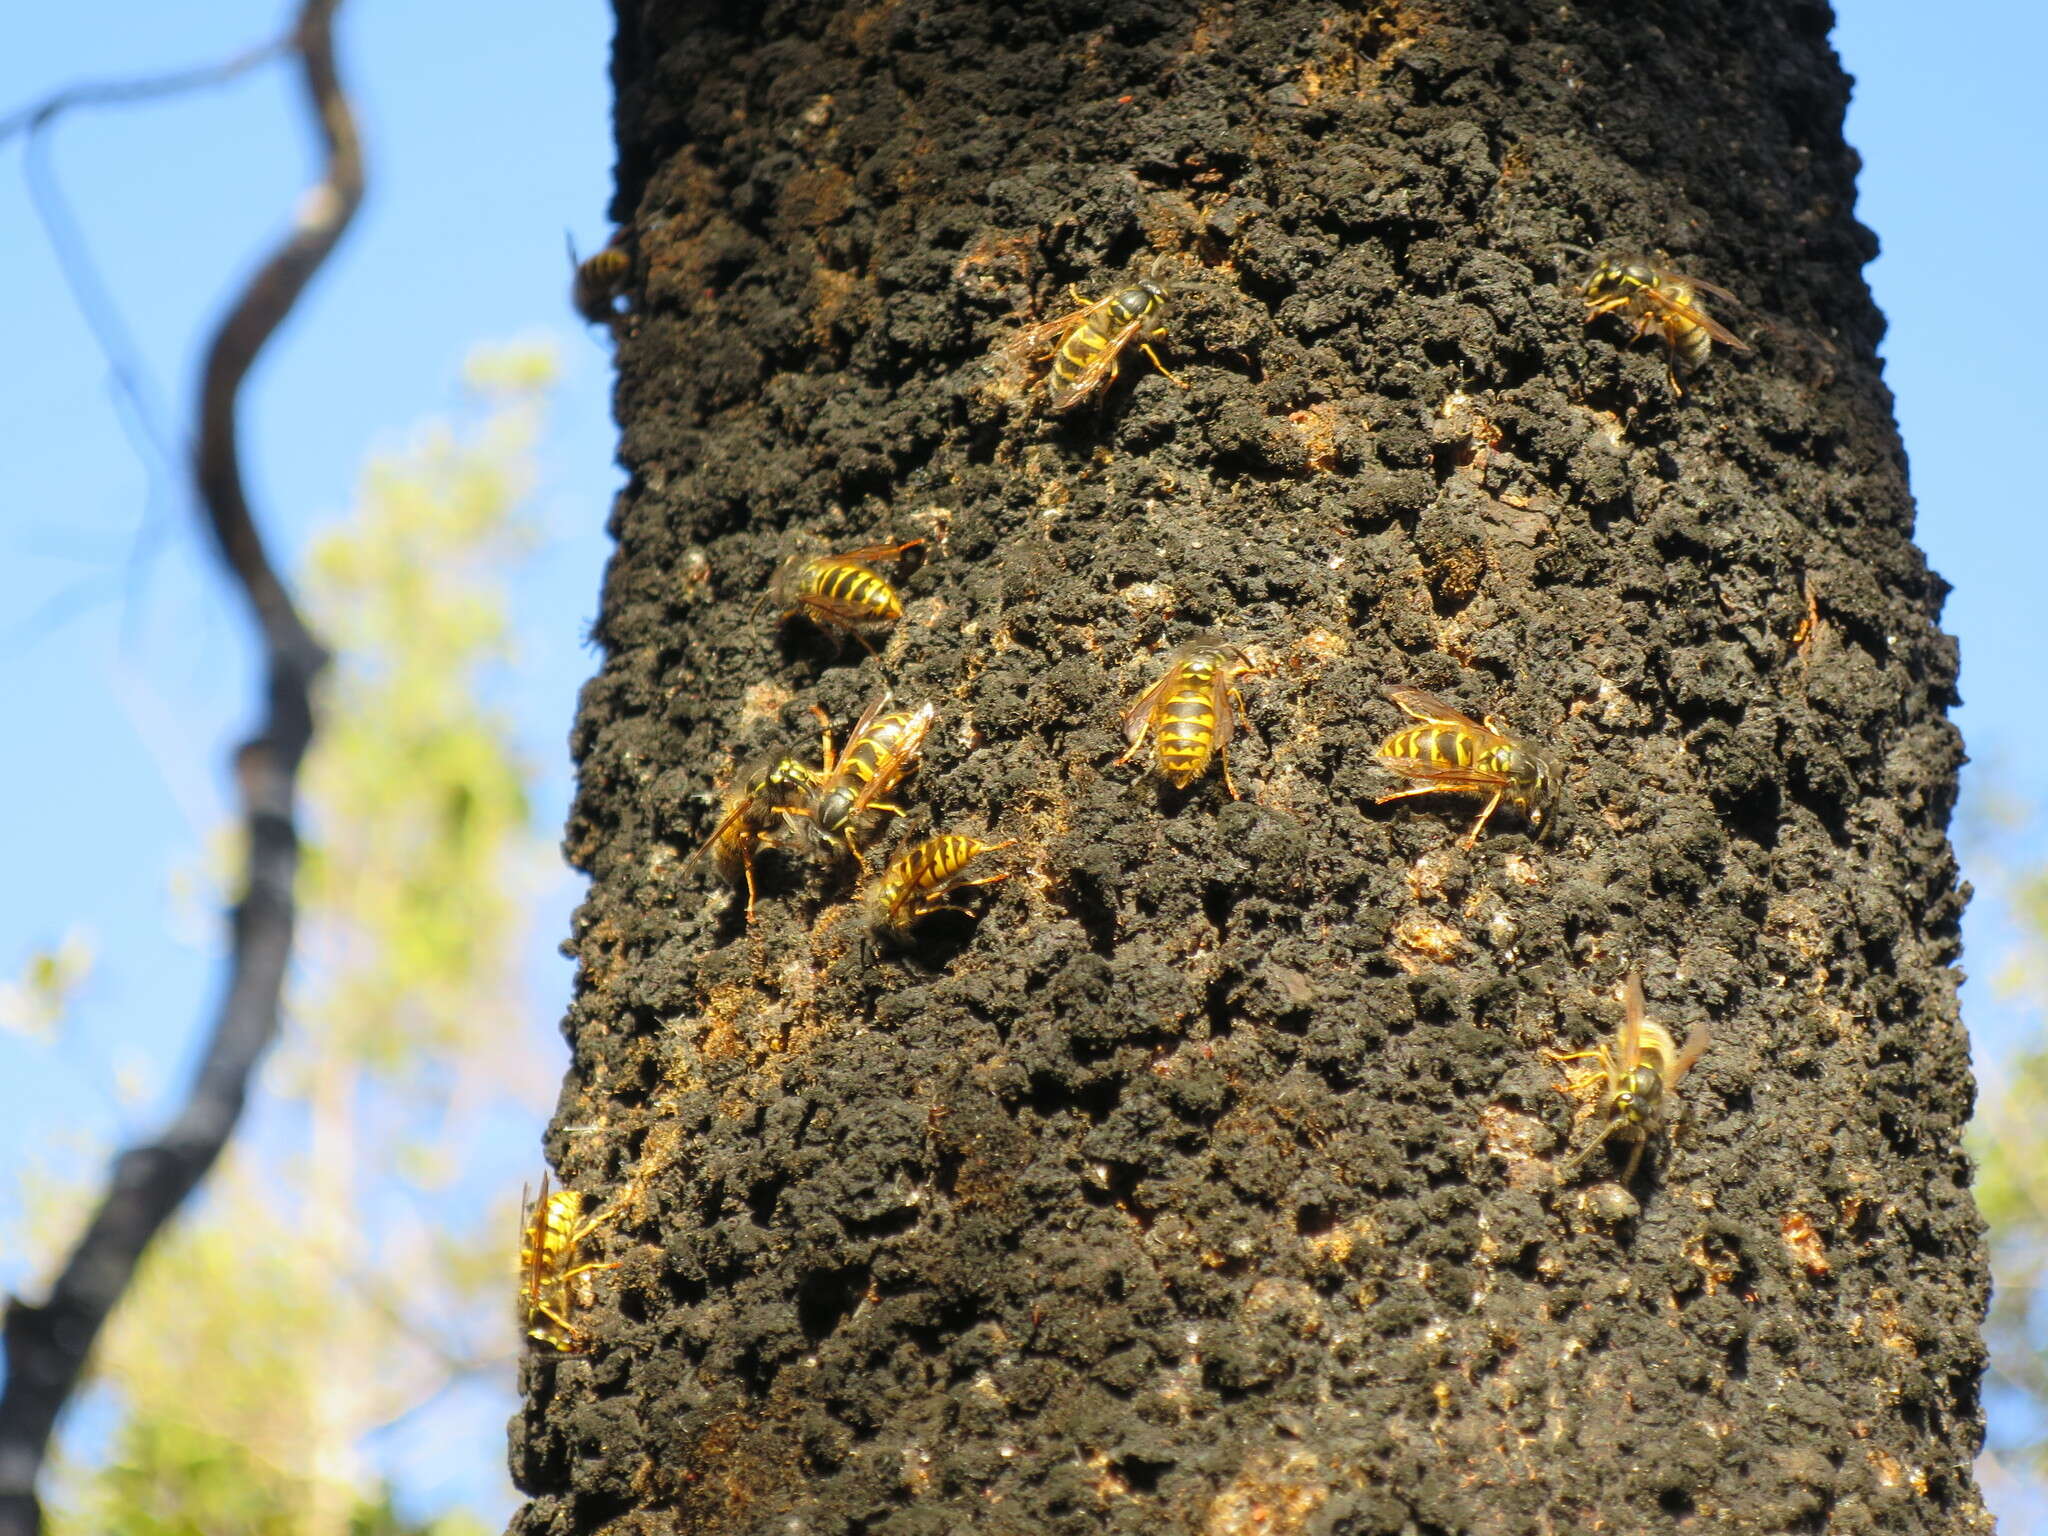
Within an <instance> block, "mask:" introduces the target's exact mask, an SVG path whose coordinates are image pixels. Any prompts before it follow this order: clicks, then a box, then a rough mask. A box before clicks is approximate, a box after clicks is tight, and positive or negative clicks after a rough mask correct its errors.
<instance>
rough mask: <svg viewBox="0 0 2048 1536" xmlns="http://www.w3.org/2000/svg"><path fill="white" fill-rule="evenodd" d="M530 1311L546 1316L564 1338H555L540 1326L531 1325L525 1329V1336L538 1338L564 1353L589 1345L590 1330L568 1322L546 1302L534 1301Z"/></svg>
mask: <svg viewBox="0 0 2048 1536" xmlns="http://www.w3.org/2000/svg"><path fill="white" fill-rule="evenodd" d="M532 1311H533V1313H534V1315H536V1316H539V1317H544V1318H546V1319H547V1320H548V1321H549V1322H551V1323H553V1324H554V1325H555V1326H556V1327H557V1328H559V1329H561V1330H562V1332H563V1334H565V1335H566V1338H564V1339H557V1338H555V1337H554V1336H553V1335H552V1334H548V1333H544V1332H543V1331H542V1330H541V1329H540V1328H538V1327H533V1328H529V1329H527V1330H526V1336H527V1337H528V1338H529V1339H539V1340H540V1341H541V1343H543V1344H552V1345H554V1346H555V1348H557V1349H559V1350H561V1351H563V1352H564V1353H565V1354H574V1353H578V1352H580V1351H582V1350H585V1349H588V1348H589V1347H590V1330H589V1329H587V1328H585V1327H583V1326H582V1325H581V1324H580V1323H572V1322H570V1321H569V1319H568V1318H566V1317H564V1316H562V1314H561V1313H559V1312H557V1311H556V1310H555V1309H554V1308H553V1307H551V1306H549V1305H548V1304H547V1303H546V1302H537V1303H535V1304H534V1306H533V1309H532Z"/></svg>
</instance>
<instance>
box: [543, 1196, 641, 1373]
mask: <svg viewBox="0 0 2048 1536" xmlns="http://www.w3.org/2000/svg"><path fill="white" fill-rule="evenodd" d="M617 1210H618V1207H617V1206H613V1207H611V1208H610V1209H608V1210H606V1211H604V1212H602V1213H601V1214H599V1215H596V1216H592V1217H589V1218H587V1219H586V1218H585V1217H584V1215H583V1196H582V1195H580V1194H579V1193H577V1192H576V1191H575V1190H573V1189H558V1190H555V1191H554V1192H552V1193H550V1192H549V1190H548V1176H547V1175H546V1174H545V1173H543V1174H542V1175H541V1176H540V1198H539V1199H537V1200H529V1199H528V1198H527V1197H526V1194H525V1192H524V1191H522V1192H521V1194H520V1200H519V1308H520V1312H521V1313H522V1314H523V1316H524V1318H525V1321H526V1336H527V1337H528V1338H530V1339H538V1340H540V1342H541V1343H543V1344H548V1345H552V1346H553V1347H554V1348H556V1349H558V1350H560V1351H562V1352H563V1353H564V1354H581V1353H582V1352H583V1351H584V1350H586V1349H588V1348H590V1332H589V1330H588V1329H586V1328H584V1327H583V1326H582V1325H581V1324H579V1323H577V1322H576V1321H575V1320H574V1318H573V1316H572V1314H573V1313H575V1312H578V1311H581V1310H583V1309H585V1308H587V1307H590V1306H591V1305H593V1304H594V1302H595V1297H594V1295H593V1294H592V1291H591V1285H590V1277H591V1275H593V1274H595V1273H596V1272H597V1271H598V1270H601V1269H617V1268H618V1265H617V1264H602V1263H584V1262H582V1259H583V1243H584V1240H585V1239H586V1238H588V1237H589V1236H590V1234H591V1233H593V1232H595V1231H596V1230H597V1229H598V1228H599V1227H601V1226H603V1225H604V1224H605V1223H606V1222H608V1221H610V1220H611V1219H612V1217H613V1215H614V1214H615V1213H616V1212H617Z"/></svg>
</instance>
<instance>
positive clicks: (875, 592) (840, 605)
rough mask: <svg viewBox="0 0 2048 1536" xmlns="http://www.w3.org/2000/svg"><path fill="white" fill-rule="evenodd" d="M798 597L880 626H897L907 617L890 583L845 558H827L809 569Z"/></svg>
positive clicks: (899, 598) (806, 569)
mask: <svg viewBox="0 0 2048 1536" xmlns="http://www.w3.org/2000/svg"><path fill="white" fill-rule="evenodd" d="M797 597H798V599H799V600H801V601H807V602H814V603H817V604H820V605H822V606H824V607H825V608H826V609H828V610H829V611H832V612H835V613H844V614H848V615H858V616H859V617H860V618H862V619H866V620H869V621H871V622H873V623H876V624H893V623H894V622H895V621H896V620H898V619H900V618H902V617H903V599H902V598H901V597H899V596H897V593H896V588H895V587H893V586H892V585H890V583H889V579H888V578H887V577H886V576H882V575H880V574H879V573H877V572H876V571H874V570H872V569H870V568H869V567H867V566H865V565H862V564H861V563H860V562H859V561H857V560H849V559H847V558H845V557H844V556H843V555H827V556H823V557H821V558H819V559H816V560H813V561H811V562H810V563H809V564H808V565H806V566H805V567H804V574H803V579H802V580H801V581H800V582H799V583H798V584H797Z"/></svg>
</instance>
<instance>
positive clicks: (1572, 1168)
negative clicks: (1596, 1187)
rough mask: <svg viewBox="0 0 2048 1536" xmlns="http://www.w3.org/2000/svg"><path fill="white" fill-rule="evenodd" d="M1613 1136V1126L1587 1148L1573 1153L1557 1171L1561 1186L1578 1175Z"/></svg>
mask: <svg viewBox="0 0 2048 1536" xmlns="http://www.w3.org/2000/svg"><path fill="white" fill-rule="evenodd" d="M1613 1134H1614V1127H1613V1126H1612V1125H1609V1126H1608V1127H1607V1129H1606V1130H1604V1131H1602V1132H1601V1133H1600V1134H1599V1135H1598V1136H1595V1137H1594V1138H1593V1139H1592V1140H1591V1141H1589V1142H1587V1143H1586V1145H1585V1146H1583V1147H1581V1148H1579V1150H1578V1151H1577V1152H1575V1153H1573V1154H1572V1156H1571V1158H1570V1159H1569V1160H1568V1161H1567V1162H1566V1163H1565V1165H1564V1166H1563V1167H1562V1168H1560V1169H1558V1170H1557V1181H1558V1182H1559V1183H1560V1184H1562V1183H1563V1182H1564V1181H1565V1180H1566V1179H1568V1178H1570V1177H1571V1176H1572V1175H1573V1174H1575V1173H1577V1172H1578V1171H1579V1169H1580V1167H1581V1166H1583V1165H1584V1163H1585V1161H1586V1159H1587V1158H1589V1157H1591V1156H1592V1155H1593V1154H1594V1153H1595V1152H1598V1151H1599V1150H1600V1149H1601V1148H1602V1147H1604V1146H1606V1145H1607V1138H1608V1137H1610V1136H1612V1135H1613ZM1624 1182H1625V1181H1624Z"/></svg>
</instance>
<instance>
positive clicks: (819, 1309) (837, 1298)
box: [796, 1264, 868, 1343]
mask: <svg viewBox="0 0 2048 1536" xmlns="http://www.w3.org/2000/svg"><path fill="white" fill-rule="evenodd" d="M867 1287H868V1267H867V1266H866V1265H865V1264H854V1265H850V1266H848V1267H847V1268H844V1269H814V1270H812V1271H811V1272H810V1273H809V1274H807V1275H805V1276H804V1277H803V1279H802V1280H800V1281H798V1282H797V1288H796V1317H797V1325H798V1326H799V1327H801V1328H802V1329H803V1331H804V1337H806V1338H808V1339H810V1340H811V1341H812V1342H813V1343H816V1342H817V1341H818V1340H820V1339H823V1338H825V1337H826V1336H827V1335H829V1334H830V1333H831V1332H832V1331H833V1330H834V1329H835V1328H837V1327H838V1326H839V1325H840V1324H841V1323H843V1322H845V1321H846V1318H847V1314H849V1313H850V1312H852V1311H853V1309H854V1308H855V1307H856V1306H858V1305H859V1304H860V1298H861V1295H862V1293H863V1292H865V1291H866V1290H867Z"/></svg>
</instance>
